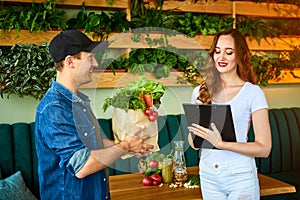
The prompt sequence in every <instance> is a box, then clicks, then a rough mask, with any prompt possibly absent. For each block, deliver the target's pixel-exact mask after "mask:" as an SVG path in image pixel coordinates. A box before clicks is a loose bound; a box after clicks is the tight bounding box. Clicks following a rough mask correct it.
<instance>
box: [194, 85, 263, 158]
mask: <svg viewBox="0 0 300 200" xmlns="http://www.w3.org/2000/svg"><path fill="white" fill-rule="evenodd" d="M199 88H200V86H197V87H195V88H194V90H193V93H192V98H191V103H195V102H196V99H197V97H198V96H199ZM213 103H214V102H213ZM224 104H230V106H231V111H232V117H233V123H234V129H235V134H236V139H237V141H238V142H247V140H248V131H249V128H250V125H251V115H252V113H253V112H255V111H257V110H259V109H263V108H268V103H267V100H266V97H265V94H264V92H263V90H262V89H261V88H260V87H259V86H257V85H253V84H252V83H249V82H246V83H245V84H244V86H243V87H242V88H241V90H240V91H239V92H238V93H237V94H236V96H235V97H233V98H232V99H231V100H230V101H228V102H226V103H224ZM241 156H244V155H242V154H239V153H235V152H232V151H228V150H216V149H202V151H201V159H206V160H207V161H209V162H223V161H229V160H232V159H237V158H239V157H241Z"/></svg>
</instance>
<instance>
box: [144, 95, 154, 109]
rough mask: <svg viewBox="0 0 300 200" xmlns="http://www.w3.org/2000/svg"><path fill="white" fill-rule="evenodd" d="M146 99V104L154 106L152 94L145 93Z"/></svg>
mask: <svg viewBox="0 0 300 200" xmlns="http://www.w3.org/2000/svg"><path fill="white" fill-rule="evenodd" d="M144 99H145V102H146V105H147V106H148V107H152V106H153V99H152V94H144Z"/></svg>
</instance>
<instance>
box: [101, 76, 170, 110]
mask: <svg viewBox="0 0 300 200" xmlns="http://www.w3.org/2000/svg"><path fill="white" fill-rule="evenodd" d="M164 92H165V87H164V86H163V84H161V83H156V82H155V81H153V80H148V79H147V78H145V77H140V78H138V79H137V80H136V81H135V82H130V83H129V84H128V85H127V86H125V87H123V88H120V89H119V90H118V91H117V92H116V94H115V95H114V96H113V97H107V98H106V99H105V101H104V104H103V106H102V109H103V111H104V112H105V111H106V110H107V108H108V107H109V106H113V107H115V108H120V109H123V110H126V111H128V110H129V109H133V110H138V109H141V110H143V111H144V110H145V109H146V108H147V107H148V106H147V104H145V102H144V101H143V99H142V98H141V96H142V95H143V94H151V95H152V100H153V104H154V105H155V106H156V107H157V108H158V107H159V106H160V104H161V101H160V99H161V97H162V96H163V94H164Z"/></svg>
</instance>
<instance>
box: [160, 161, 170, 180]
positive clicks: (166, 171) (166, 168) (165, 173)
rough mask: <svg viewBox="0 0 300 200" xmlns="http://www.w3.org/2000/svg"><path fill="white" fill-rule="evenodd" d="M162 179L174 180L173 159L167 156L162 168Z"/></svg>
mask: <svg viewBox="0 0 300 200" xmlns="http://www.w3.org/2000/svg"><path fill="white" fill-rule="evenodd" d="M161 174H162V179H163V182H164V183H172V182H173V161H172V159H170V158H165V159H164V160H163V161H162V169H161Z"/></svg>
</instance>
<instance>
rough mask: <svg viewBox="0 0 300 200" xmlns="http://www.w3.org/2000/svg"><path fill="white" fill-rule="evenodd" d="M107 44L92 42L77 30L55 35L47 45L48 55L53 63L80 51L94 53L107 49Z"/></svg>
mask: <svg viewBox="0 0 300 200" xmlns="http://www.w3.org/2000/svg"><path fill="white" fill-rule="evenodd" d="M107 47H108V42H107V41H105V42H94V41H92V40H91V39H90V38H89V37H88V36H87V35H85V34H84V33H82V32H81V31H79V30H67V31H64V32H61V33H59V34H58V35H56V36H55V37H54V38H53V39H52V41H51V42H50V44H49V53H50V55H51V57H52V59H53V61H54V62H59V61H62V60H63V59H65V57H66V56H68V55H75V54H77V53H79V52H81V51H85V52H94V49H95V48H96V51H102V50H105V49H107Z"/></svg>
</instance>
